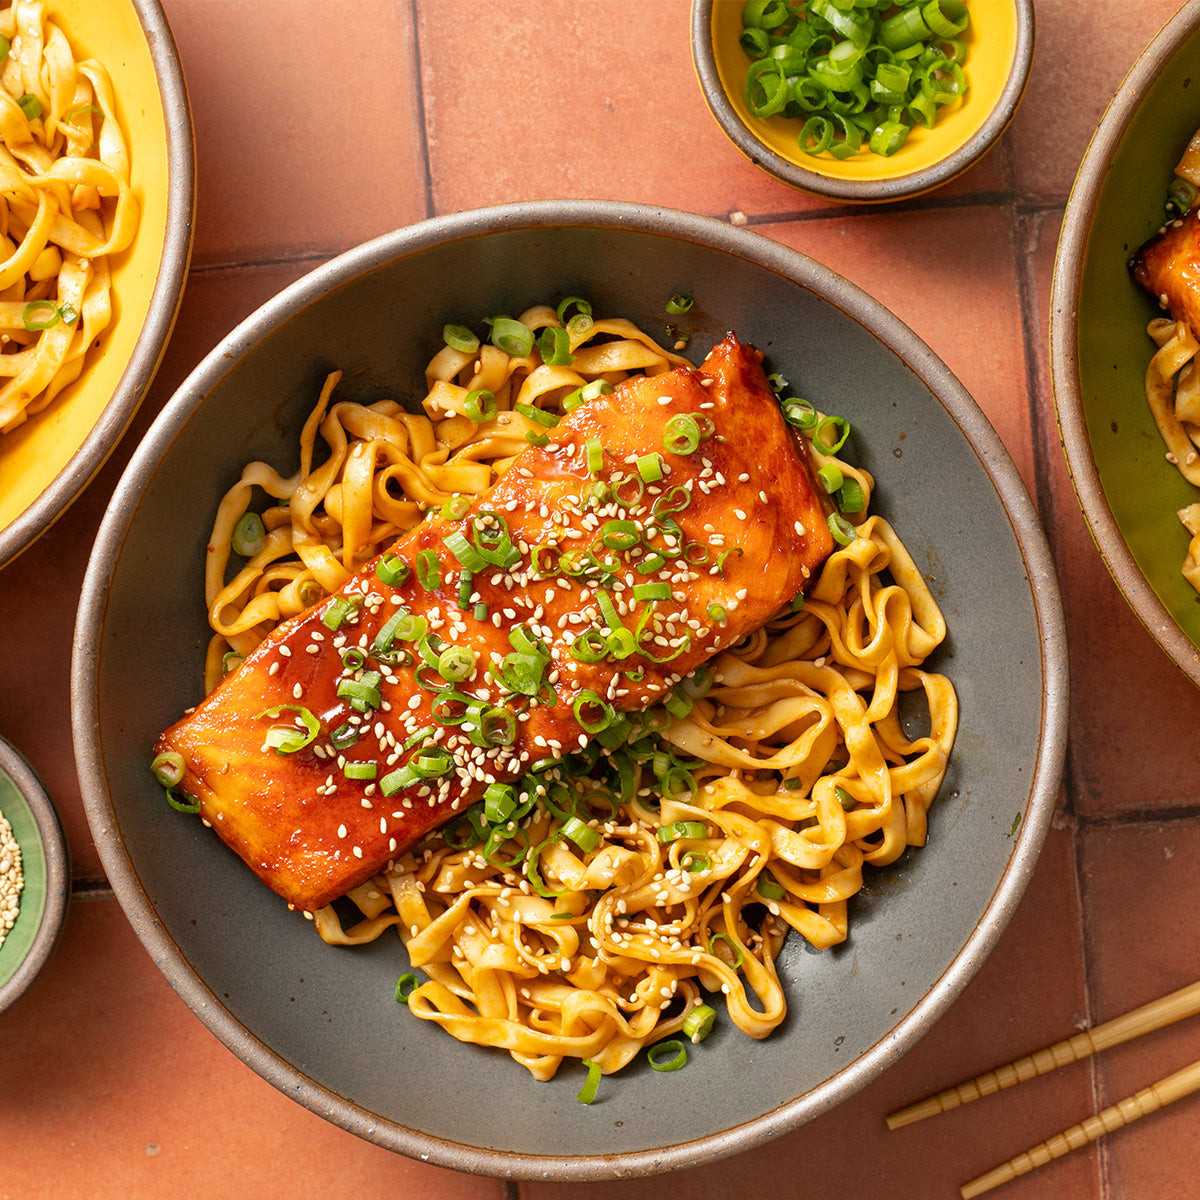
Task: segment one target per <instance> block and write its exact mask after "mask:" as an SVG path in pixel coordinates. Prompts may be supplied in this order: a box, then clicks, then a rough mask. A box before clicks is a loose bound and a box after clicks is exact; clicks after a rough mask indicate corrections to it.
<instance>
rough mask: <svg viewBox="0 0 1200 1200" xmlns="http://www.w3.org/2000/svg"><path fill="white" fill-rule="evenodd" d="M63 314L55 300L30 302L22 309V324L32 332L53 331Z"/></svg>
mask: <svg viewBox="0 0 1200 1200" xmlns="http://www.w3.org/2000/svg"><path fill="white" fill-rule="evenodd" d="M61 315H62V314H61V313H59V311H58V305H57V304H55V303H54V301H53V300H30V302H29V303H28V304H26V305H25V307H24V308H23V309H21V323H22V324H23V325H24V326H25V328H26V329H28V330H30V331H31V332H39V331H41V330H43V329H53V328H54V326H55V325H57V324H58V322H59V318H60V317H61Z"/></svg>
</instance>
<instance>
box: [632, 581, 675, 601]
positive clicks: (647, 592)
mask: <svg viewBox="0 0 1200 1200" xmlns="http://www.w3.org/2000/svg"><path fill="white" fill-rule="evenodd" d="M633 598H634V599H635V600H670V598H671V585H670V584H669V583H667V581H666V580H665V579H662V580H657V581H656V582H654V583H635V584H634V585H633Z"/></svg>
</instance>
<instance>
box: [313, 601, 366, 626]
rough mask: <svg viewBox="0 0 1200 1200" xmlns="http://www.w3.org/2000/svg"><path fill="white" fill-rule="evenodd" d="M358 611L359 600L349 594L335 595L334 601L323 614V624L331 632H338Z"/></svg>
mask: <svg viewBox="0 0 1200 1200" xmlns="http://www.w3.org/2000/svg"><path fill="white" fill-rule="evenodd" d="M356 612H358V601H357V600H351V599H350V598H349V597H348V596H335V597H334V599H333V602H332V603H331V604H330V605H329V607H328V608H327V609H326V610H325V612H324V613H323V614H322V615H321V624H322V625H324V626H325V628H326V629H328V630H329V631H330V632H331V633H336V632H337V631H338V630H339V629H340V628H341V627H342V625H343V624H344V623H345V622H346V621H348V620H349V619H350V617H351V616H352V615H353V614H354V613H356Z"/></svg>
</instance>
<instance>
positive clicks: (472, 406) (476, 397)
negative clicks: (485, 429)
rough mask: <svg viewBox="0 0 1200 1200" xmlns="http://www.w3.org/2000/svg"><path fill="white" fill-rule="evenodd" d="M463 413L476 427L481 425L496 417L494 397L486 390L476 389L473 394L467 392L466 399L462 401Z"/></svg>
mask: <svg viewBox="0 0 1200 1200" xmlns="http://www.w3.org/2000/svg"><path fill="white" fill-rule="evenodd" d="M463 412H465V413H466V414H467V416H468V417H470V418H471V420H472V421H474V422H475V424H476V425H481V424H482V423H483V422H484V421H490V420H492V418H493V417H495V415H496V396H495V394H494V393H493V392H490V391H488V389H487V388H476V389H475V391H473V392H468V393H467V395H466V399H465V400H463Z"/></svg>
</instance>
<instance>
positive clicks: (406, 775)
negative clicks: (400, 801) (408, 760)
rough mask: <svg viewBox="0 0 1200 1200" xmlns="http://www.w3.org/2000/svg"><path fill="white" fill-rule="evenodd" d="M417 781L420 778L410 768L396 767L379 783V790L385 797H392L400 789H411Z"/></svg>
mask: <svg viewBox="0 0 1200 1200" xmlns="http://www.w3.org/2000/svg"><path fill="white" fill-rule="evenodd" d="M419 779H420V776H419V775H418V774H417V773H416V772H415V771H414V770H413V769H412V767H409V766H404V767H398V768H397V769H396V770H395V771H392V772H391V773H390V774H388V775H385V776H384V777H383V778H382V779H381V780H380V781H379V790H380V792H381V793H382V794H383V795H385V796H389V797H390V796H394V795H395V794H396V793H397V792H399V791H401V790H402V789H404V788H406V787H412V785H413V784H414V783H416V782H417V781H418V780H419Z"/></svg>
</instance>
